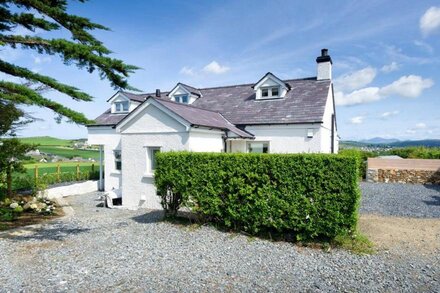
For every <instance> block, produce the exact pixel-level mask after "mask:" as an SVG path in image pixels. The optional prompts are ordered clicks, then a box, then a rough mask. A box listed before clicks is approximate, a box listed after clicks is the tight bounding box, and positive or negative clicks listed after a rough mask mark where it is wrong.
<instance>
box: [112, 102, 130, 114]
mask: <svg viewBox="0 0 440 293" xmlns="http://www.w3.org/2000/svg"><path fill="white" fill-rule="evenodd" d="M113 104H114V105H115V113H127V112H128V111H129V110H130V101H117V102H114V103H113ZM124 104H125V105H126V106H127V107H126V110H125V109H124Z"/></svg>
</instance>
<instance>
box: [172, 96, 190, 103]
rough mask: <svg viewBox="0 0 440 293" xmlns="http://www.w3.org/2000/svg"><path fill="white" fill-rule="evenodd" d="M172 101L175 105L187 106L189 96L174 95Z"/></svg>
mask: <svg viewBox="0 0 440 293" xmlns="http://www.w3.org/2000/svg"><path fill="white" fill-rule="evenodd" d="M184 100H186V102H184ZM174 101H175V102H176V103H181V104H189V95H188V94H181V95H174Z"/></svg>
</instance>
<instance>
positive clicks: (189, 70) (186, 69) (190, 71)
mask: <svg viewBox="0 0 440 293" xmlns="http://www.w3.org/2000/svg"><path fill="white" fill-rule="evenodd" d="M179 73H180V74H183V75H189V76H194V75H195V72H194V69H192V68H190V67H186V66H183V67H182V69H180V71H179Z"/></svg>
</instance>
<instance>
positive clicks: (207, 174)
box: [155, 152, 360, 240]
mask: <svg viewBox="0 0 440 293" xmlns="http://www.w3.org/2000/svg"><path fill="white" fill-rule="evenodd" d="M357 180H358V166H357V161H356V159H355V158H353V157H348V156H347V157H346V156H340V155H324V154H220V153H188V152H167V153H160V154H158V156H157V169H156V171H155V182H156V186H157V189H158V194H160V196H161V199H162V206H163V207H164V209H165V211H166V212H167V214H171V215H173V214H175V213H176V212H177V210H178V209H179V208H180V206H185V207H188V208H190V209H191V210H192V211H193V212H194V213H196V214H197V215H198V216H199V218H201V219H203V220H204V221H210V222H214V223H218V224H220V225H222V226H225V227H228V228H231V229H234V230H240V231H246V232H247V233H250V234H258V233H259V232H262V231H277V232H282V233H284V232H289V233H294V234H295V235H296V237H297V239H298V240H302V239H313V238H317V237H326V238H334V237H335V236H337V235H341V234H346V233H350V232H352V231H354V230H355V227H356V222H357V209H358V202H359V198H360V192H359V188H358V184H357Z"/></svg>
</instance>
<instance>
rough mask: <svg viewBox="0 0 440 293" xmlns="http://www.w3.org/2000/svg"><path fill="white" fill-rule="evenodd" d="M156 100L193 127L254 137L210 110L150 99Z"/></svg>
mask: <svg viewBox="0 0 440 293" xmlns="http://www.w3.org/2000/svg"><path fill="white" fill-rule="evenodd" d="M150 98H151V99H154V100H156V101H157V102H159V103H160V104H161V105H163V106H165V107H166V108H168V109H169V110H171V111H172V112H174V113H176V114H177V115H179V116H180V117H182V118H183V119H184V120H186V121H188V122H189V123H190V124H192V125H197V126H205V127H212V128H218V129H224V130H229V131H232V132H233V133H235V134H237V135H238V136H240V137H246V138H252V137H253V135H252V134H250V133H248V132H246V131H244V130H241V129H239V128H237V127H236V126H235V125H233V124H232V123H230V122H229V121H228V120H226V119H225V117H223V116H222V114H220V113H218V112H214V111H210V110H205V109H200V108H196V107H194V106H191V105H187V104H182V103H176V102H173V101H170V100H168V99H167V100H165V99H158V98H153V97H150Z"/></svg>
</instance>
